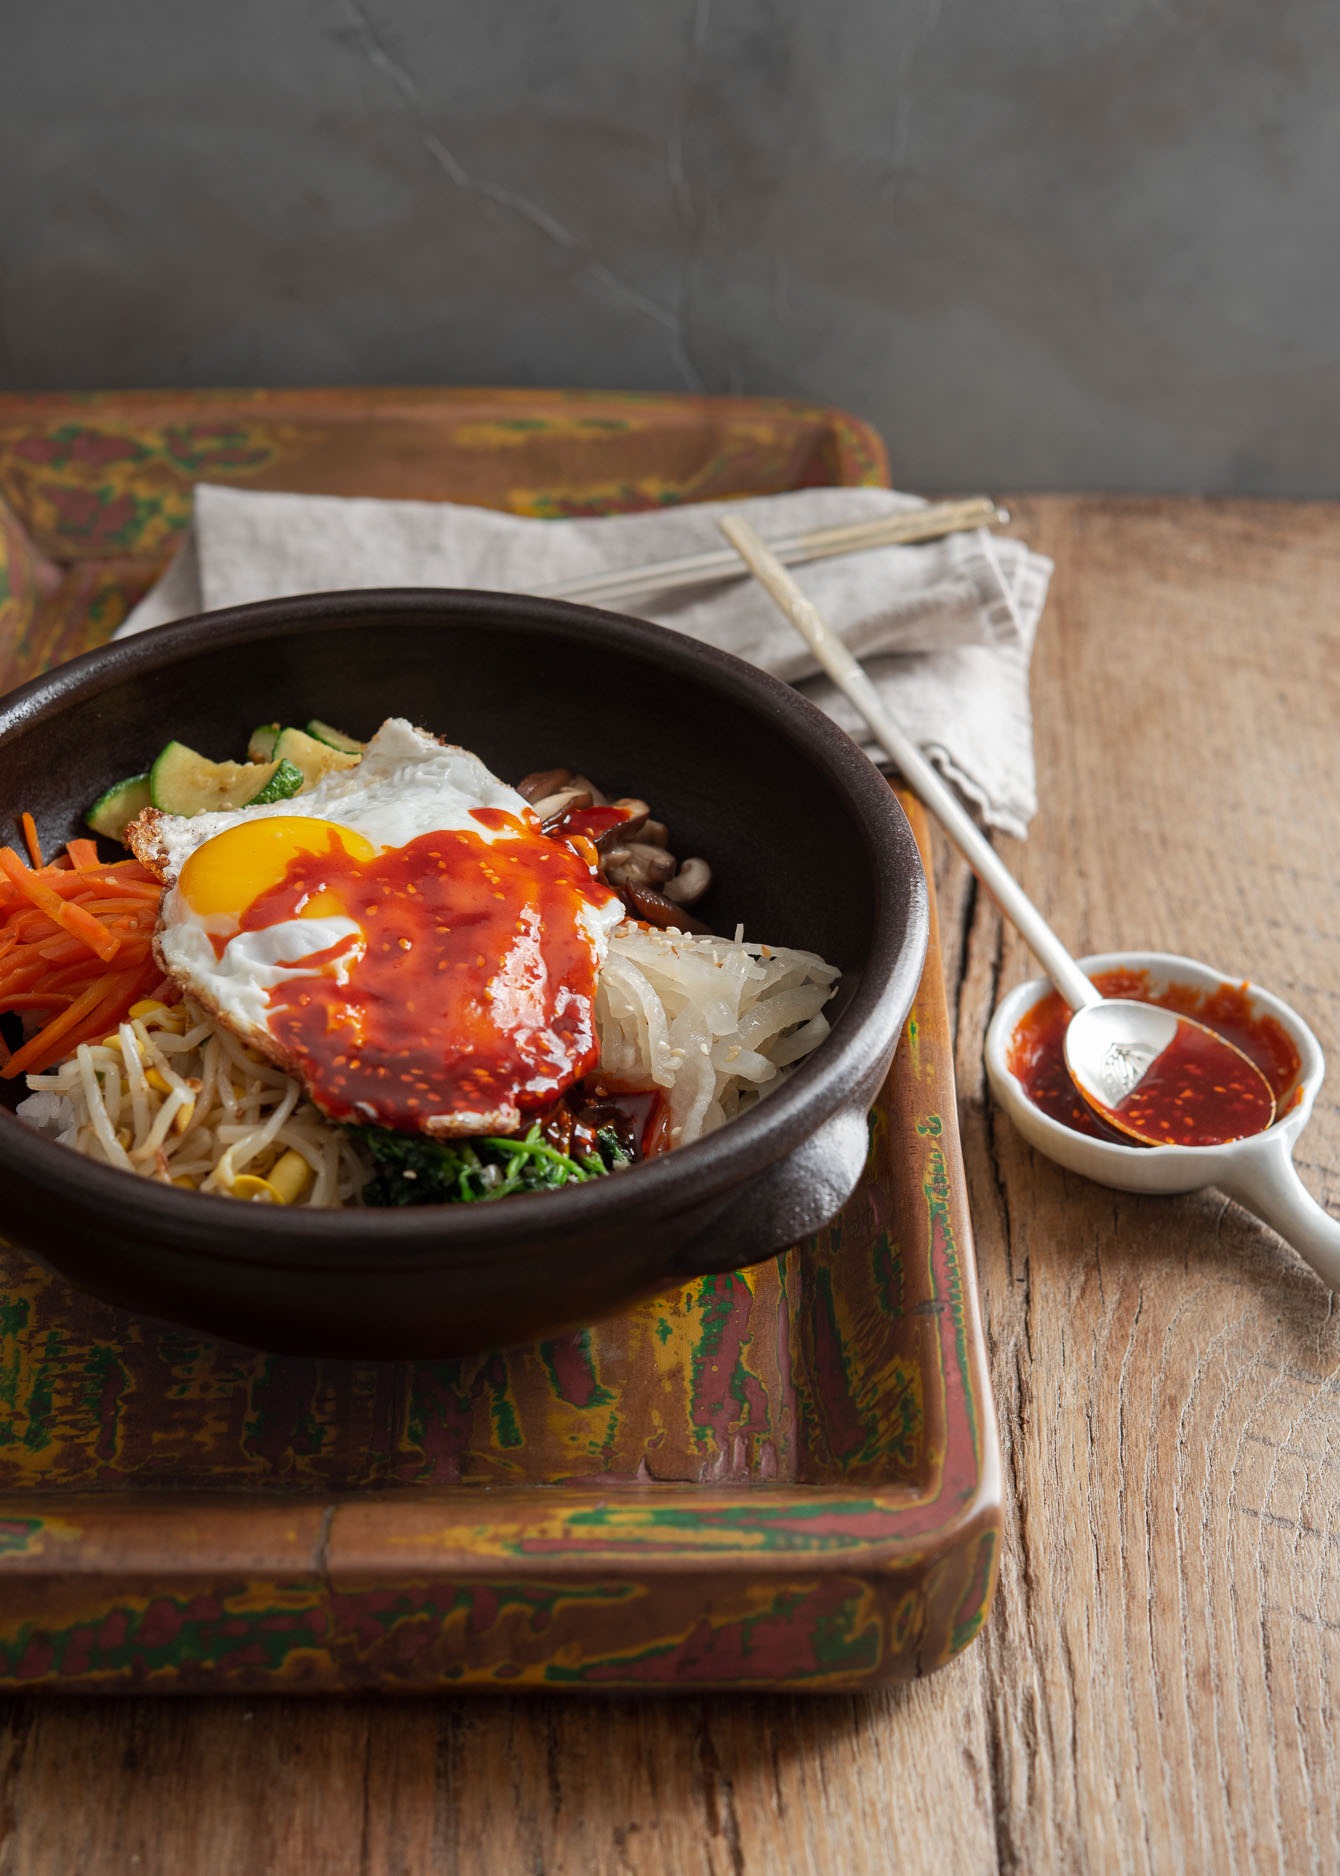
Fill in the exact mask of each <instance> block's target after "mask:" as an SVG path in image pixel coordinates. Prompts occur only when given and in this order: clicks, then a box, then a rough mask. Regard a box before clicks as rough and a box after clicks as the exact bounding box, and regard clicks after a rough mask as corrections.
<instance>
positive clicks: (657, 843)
mask: <svg viewBox="0 0 1340 1876" xmlns="http://www.w3.org/2000/svg"><path fill="white" fill-rule="evenodd" d="M640 832H641V834H642V838H643V840H645V841H646V843H647V845H648V846H649V847H668V846H669V845H670V829H669V828H668V827H667V826H666V824H665V822H664V821H648V822H646V824H645V825H644V826H643V827H642V828H641V830H640Z"/></svg>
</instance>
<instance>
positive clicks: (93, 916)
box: [0, 824, 175, 1080]
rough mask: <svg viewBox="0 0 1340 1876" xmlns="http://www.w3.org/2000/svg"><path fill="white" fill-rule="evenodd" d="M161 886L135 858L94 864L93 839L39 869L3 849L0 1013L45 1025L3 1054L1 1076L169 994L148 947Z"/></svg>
mask: <svg viewBox="0 0 1340 1876" xmlns="http://www.w3.org/2000/svg"><path fill="white" fill-rule="evenodd" d="M24 833H25V840H27V841H28V844H29V846H30V847H31V846H32V843H33V841H34V840H35V837H36V831H35V829H34V830H33V832H32V834H31V835H30V834H29V831H28V828H27V826H26V824H25V828H24ZM81 863H83V864H81ZM161 893H162V889H161V887H160V886H159V884H158V882H157V880H155V879H154V878H153V876H152V875H151V874H149V873H147V872H146V871H145V869H144V868H143V867H142V866H141V865H140V864H139V862H138V861H137V860H118V861H112V862H110V863H100V862H98V860H97V849H96V847H95V846H94V844H93V842H92V841H78V840H76V841H73V842H71V843H70V846H69V847H67V849H66V852H65V854H64V855H63V856H61V857H60V858H59V859H57V860H56V861H54V862H53V863H52V864H50V865H47V866H43V867H40V868H38V867H26V866H25V865H24V864H23V862H22V860H21V859H20V857H19V855H18V854H17V853H15V852H14V851H13V850H12V849H11V848H0V1012H3V1011H5V1010H12V1011H14V1012H15V1013H16V1014H17V1013H19V1012H22V1013H23V1014H24V1015H26V1016H28V1017H29V1019H30V1020H32V1019H33V1018H36V1020H37V1021H38V1023H39V1025H40V1026H39V1027H38V1029H37V1030H36V1031H35V1033H34V1034H32V1035H30V1036H29V1037H28V1038H27V1039H26V1040H25V1041H24V1042H23V1043H22V1044H21V1046H20V1047H18V1048H16V1049H14V1050H13V1052H12V1054H11V1052H10V1050H9V1049H8V1048H6V1049H4V1050H3V1051H2V1052H0V1077H3V1078H4V1079H7V1080H12V1079H13V1078H14V1077H15V1076H17V1075H22V1074H25V1073H32V1072H33V1071H35V1070H41V1069H43V1068H49V1067H51V1066H52V1065H53V1064H54V1063H56V1062H62V1061H64V1060H66V1059H67V1058H68V1057H69V1056H70V1055H72V1054H73V1053H74V1051H75V1049H77V1048H78V1047H79V1045H80V1043H81V1042H96V1041H100V1040H101V1038H102V1037H103V1036H105V1035H107V1034H108V1033H109V1032H110V1031H112V1030H113V1029H115V1028H116V1026H117V1024H118V1023H119V1022H121V1021H122V1019H123V1018H124V1017H125V1015H126V1014H127V1012H128V1010H129V1009H130V1006H131V1005H132V1004H133V1003H136V1002H138V1001H139V1000H140V998H142V997H145V996H148V995H160V994H162V993H163V991H164V979H163V976H162V973H161V971H160V969H159V967H158V965H157V964H156V963H155V962H154V958H153V952H152V948H151V947H152V940H153V931H154V924H155V922H156V919H157V914H158V902H159V899H160V897H161ZM109 960H110V964H109ZM167 994H169V995H173V994H175V993H174V992H173V991H172V990H171V987H168V991H167Z"/></svg>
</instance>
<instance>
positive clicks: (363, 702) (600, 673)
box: [0, 591, 927, 1357]
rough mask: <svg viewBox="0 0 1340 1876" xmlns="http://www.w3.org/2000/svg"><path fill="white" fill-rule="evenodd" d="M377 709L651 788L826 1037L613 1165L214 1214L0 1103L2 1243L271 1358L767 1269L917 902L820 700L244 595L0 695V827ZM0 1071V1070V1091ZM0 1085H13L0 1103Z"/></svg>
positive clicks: (844, 1189) (836, 1116) (514, 762)
mask: <svg viewBox="0 0 1340 1876" xmlns="http://www.w3.org/2000/svg"><path fill="white" fill-rule="evenodd" d="M392 715H404V716H409V717H410V718H412V719H413V720H414V721H415V722H417V723H422V724H424V725H425V726H426V727H428V728H430V729H432V730H434V731H436V732H438V733H440V734H442V735H444V736H446V737H448V738H450V739H451V740H452V741H457V742H460V743H463V744H465V745H466V746H468V747H469V748H472V749H475V750H477V751H478V752H479V754H480V755H481V756H483V758H484V759H485V761H486V762H488V763H489V765H490V766H491V767H492V768H493V769H494V770H495V771H496V772H497V773H498V774H500V775H503V776H508V777H512V778H517V777H519V776H521V775H523V774H525V773H526V772H527V771H529V770H531V769H538V768H545V767H550V766H557V765H560V764H563V765H572V766H574V767H579V768H581V769H584V770H586V771H588V772H590V773H591V774H593V775H595V776H596V777H597V779H598V780H599V781H600V783H601V785H602V786H603V787H605V788H606V789H608V790H609V791H611V792H613V793H615V794H620V793H628V794H637V795H640V796H643V797H645V798H646V799H648V800H650V801H651V802H653V803H654V805H655V808H656V812H657V813H658V815H659V816H660V817H661V818H663V819H664V820H666V821H668V822H669V824H670V827H671V832H672V836H673V841H674V845H675V847H676V849H677V851H678V852H679V853H680V854H681V855H683V854H689V853H701V854H704V855H706V856H707V858H708V859H710V861H711V863H712V866H713V868H714V870H715V875H716V883H715V884H714V886H713V889H712V894H711V897H710V898H709V899H708V900H707V901H705V902H704V904H703V906H702V907H701V908H700V910H701V911H702V912H703V913H704V915H705V917H706V918H707V919H708V920H709V921H710V922H711V923H712V925H713V927H714V928H715V929H717V930H719V931H732V930H733V929H734V928H735V925H736V923H737V921H743V923H744V926H745V929H746V931H747V932H748V933H749V935H750V936H753V937H757V938H764V939H768V940H771V941H773V942H776V943H778V944H786V945H800V946H804V947H805V948H806V949H809V950H814V951H818V952H821V953H822V954H823V956H824V957H826V958H828V959H829V960H831V961H832V962H833V963H835V964H838V965H840V966H841V968H842V972H843V977H842V983H841V988H840V991H839V994H838V996H837V997H836V998H835V999H834V1002H833V1004H832V1005H831V1006H830V1014H831V1015H832V1018H833V1033H832V1035H831V1036H829V1037H828V1038H827V1039H826V1041H825V1042H824V1043H823V1044H822V1045H821V1046H820V1047H819V1048H818V1049H817V1050H816V1051H815V1052H814V1054H813V1055H812V1056H810V1057H809V1058H808V1059H807V1060H806V1061H805V1062H804V1063H803V1064H802V1065H801V1066H800V1067H799V1068H798V1070H797V1071H796V1073H795V1074H794V1075H792V1076H791V1077H790V1079H789V1080H788V1081H787V1082H786V1083H785V1084H784V1086H782V1087H781V1088H780V1089H779V1090H778V1091H777V1092H776V1093H775V1094H773V1095H771V1096H770V1097H769V1098H768V1099H767V1100H766V1101H764V1102H762V1103H761V1104H760V1105H759V1107H758V1108H757V1109H756V1110H754V1111H753V1112H751V1113H749V1114H747V1115H745V1116H743V1117H742V1118H741V1119H739V1120H737V1121H734V1122H732V1123H731V1124H730V1125H729V1126H727V1127H724V1128H722V1129H720V1130H719V1131H718V1132H717V1133H715V1134H713V1135H711V1136H709V1137H708V1138H707V1139H706V1140H702V1141H699V1142H697V1143H695V1144H694V1145H691V1146H688V1147H684V1148H681V1149H680V1150H679V1151H678V1152H675V1153H672V1154H669V1155H667V1156H666V1157H665V1158H663V1159H658V1160H654V1161H651V1162H649V1163H648V1164H646V1165H643V1166H639V1167H637V1168H635V1169H634V1170H633V1171H631V1172H629V1173H626V1174H623V1175H621V1176H619V1177H618V1178H612V1179H610V1180H608V1181H601V1182H599V1183H593V1184H591V1185H587V1186H581V1187H576V1188H572V1189H569V1190H565V1191H559V1192H551V1193H543V1194H530V1195H526V1196H522V1197H517V1198H512V1199H504V1200H501V1201H499V1202H497V1203H495V1204H492V1205H480V1206H469V1207H467V1206H441V1207H437V1206H434V1207H424V1208H421V1209H411V1210H398V1211H373V1210H368V1211H362V1210H353V1211H343V1212H340V1211H311V1210H302V1209H295V1210H292V1211H289V1210H282V1209H280V1208H278V1207H275V1208H269V1207H260V1206H243V1205H240V1204H239V1203H238V1202H237V1201H236V1200H232V1199H224V1198H209V1197H205V1196H203V1195H201V1194H198V1193H189V1192H179V1191H176V1190H174V1189H173V1188H171V1187H166V1186H162V1185H158V1184H154V1183H152V1182H150V1181H148V1180H140V1179H136V1178H135V1177H134V1176H133V1175H132V1174H129V1173H123V1172H118V1171H116V1170H115V1169H113V1168H111V1167H105V1166H102V1165H99V1164H96V1163H95V1162H93V1161H91V1160H87V1159H84V1158H82V1157H80V1156H79V1155H77V1154H75V1153H73V1152H71V1151H70V1150H69V1149H68V1148H64V1147H61V1146H58V1145H56V1144H55V1143H54V1142H50V1141H47V1140H44V1139H41V1138H39V1137H38V1136H37V1135H35V1134H34V1133H33V1132H32V1131H31V1130H30V1129H28V1128H27V1127H25V1126H24V1124H23V1123H22V1122H21V1121H19V1120H17V1119H16V1118H15V1117H14V1115H13V1114H12V1113H10V1112H0V1231H3V1232H4V1233H5V1234H6V1235H7V1236H8V1237H10V1238H11V1239H13V1240H14V1241H15V1242H16V1243H18V1244H22V1245H24V1246H26V1247H27V1248H28V1249H29V1250H31V1251H33V1252H35V1253H36V1254H37V1255H38V1256H39V1257H41V1258H43V1259H44V1260H45V1261H46V1262H47V1263H49V1264H51V1265H52V1266H53V1267H54V1268H56V1269H57V1270H60V1271H62V1272H63V1273H64V1274H65V1275H66V1276H67V1277H69V1279H70V1280H71V1282H73V1283H75V1284H77V1285H78V1286H79V1287H80V1288H82V1289H85V1290H89V1291H92V1292H94V1293H95V1294H96V1295H99V1296H101V1297H104V1298H105V1299H107V1300H108V1301H110V1302H113V1303H118V1304H122V1305H124V1306H127V1307H129V1308H132V1309H137V1310H142V1311H145V1312H146V1313H148V1314H150V1315H153V1316H159V1317H165V1318H168V1319H170V1320H172V1321H176V1322H181V1323H186V1324H190V1325H191V1326H193V1327H195V1328H200V1329H205V1330H210V1331H213V1332H215V1333H217V1334H220V1335H224V1336H230V1337H233V1338H235V1339H236V1340H238V1341H241V1342H248V1343H251V1344H253V1345H257V1346H260V1347H263V1348H269V1349H275V1350H284V1351H292V1352H300V1353H311V1354H322V1355H349V1356H387V1357H404V1356H414V1355H423V1356H429V1355H448V1354H457V1353H466V1352H471V1351H474V1350H478V1349H481V1348H485V1347H489V1346H496V1345H507V1344H514V1343H517V1342H523V1341H529V1340H532V1339H533V1338H534V1337H536V1336H537V1335H540V1334H544V1333H548V1332H550V1331H554V1330H558V1329H562V1328H566V1327H572V1326H575V1325H577V1324H581V1323H586V1322H590V1321H592V1320H594V1319H595V1318H597V1317H599V1316H601V1315H606V1314H609V1313H610V1312H611V1311H614V1310H616V1309H618V1308H620V1307H621V1306H623V1305H625V1304H627V1303H629V1302H631V1301H633V1300H634V1299H636V1298H638V1297H641V1296H645V1295H648V1294H650V1293H652V1292H654V1291H656V1290H659V1289H664V1288H667V1287H669V1286H671V1285H673V1284H676V1283H678V1282H680V1281H681V1280H682V1279H685V1278H688V1277H692V1276H695V1275H698V1274H703V1273H707V1272H711V1271H721V1270H733V1269H738V1268H740V1267H742V1266H743V1265H746V1264H751V1263H756V1262H759V1261H760V1260H762V1259H764V1258H767V1257H771V1256H774V1255H775V1254H776V1253H777V1252H778V1251H780V1250H782V1249H784V1248H785V1247H786V1246H787V1245H789V1244H791V1243H793V1242H794V1241H795V1240H796V1239H797V1238H801V1237H804V1236H805V1235H806V1234H807V1233H809V1232H811V1231H814V1230H816V1229H817V1228H818V1227H819V1226H821V1225H823V1224H824V1223H826V1222H827V1221H828V1220H829V1219H830V1218H832V1217H833V1215H834V1214H835V1212H836V1211H837V1210H838V1208H839V1207H840V1206H841V1204H842V1203H843V1201H844V1200H845V1199H846V1198H847V1197H848V1195H849V1194H850V1193H851V1191H852V1190H853V1188H854V1187H855V1185H856V1182H857V1180H858V1179H859V1177H860V1174H861V1169H862V1167H863V1165H864V1162H865V1155H866V1114H867V1111H868V1109H869V1107H870V1105H871V1103H872V1101H873V1099H874V1097H875V1094H876V1093H877V1091H878V1089H879V1086H880V1084H881V1082H882V1080H883V1078H884V1075H885V1073H886V1071H887V1069H888V1066H889V1063H890V1061H891V1059H892V1056H893V1051H894V1046H895V1043H896V1041H897V1038H898V1034H899V1031H900V1030H901V1028H902V1025H903V1022H904V1020H905V1018H906V1016H907V1012H908V1009H909V1007H910V1005H911V1001H912V997H913V994H914V992H915V990H916V986H917V982H918V979H919V977H920V973H921V967H922V962H923V958H924V954H925V949H926V929H927V912H926V888H925V880H924V877H923V874H922V870H921V865H920V861H919V858H918V855H917V850H916V845H915V843H914V841H913V839H912V835H911V831H910V829H909V828H908V825H907V821H906V819H905V818H904V816H903V814H902V811H901V810H900V808H899V807H898V804H897V802H896V801H895V799H894V797H893V794H892V792H891V791H890V789H889V787H888V784H887V783H886V782H885V781H884V780H883V778H882V777H881V776H880V775H879V774H878V773H877V772H876V771H875V769H873V768H872V767H871V765H870V763H869V762H868V761H867V760H866V758H865V757H864V756H863V755H862V754H861V753H860V752H859V750H857V749H856V748H855V746H854V745H853V744H852V743H851V742H850V741H849V740H848V739H847V737H845V736H844V735H843V734H842V733H841V732H840V731H839V730H837V729H835V728H834V727H833V725H832V724H831V723H830V722H829V721H828V720H827V718H826V717H824V716H823V715H822V714H821V713H820V712H819V711H818V710H816V709H814V708H813V707H812V706H811V705H810V704H808V703H807V702H805V700H804V699H803V698H801V697H799V696H797V694H796V693H795V692H794V691H792V690H789V689H788V688H787V687H786V686H785V685H784V684H780V683H778V682H776V681H775V680H774V679H772V678H769V677H764V676H762V675H761V674H760V673H759V672H757V671H756V670H754V669H753V668H752V667H750V666H749V665H746V664H743V663H741V662H740V661H739V660H738V659H735V658H730V657H727V656H725V655H723V654H721V653H719V652H715V651H709V650H705V649H703V648H702V647H701V646H699V645H696V644H694V643H693V642H692V641H691V640H689V639H687V638H684V637H682V636H680V635H679V634H677V633H673V632H667V631H663V630H661V629H659V628H658V627H655V626H650V625H645V624H641V623H639V622H638V621H635V620H632V619H625V618H621V617H617V616H615V615H613V614H610V613H603V612H595V611H591V610H589V609H587V608H585V607H579V606H568V605H562V604H559V603H556V602H553V601H546V600H539V599H529V598H521V597H516V596H513V595H506V594H497V593H477V592H436V591H404V592H368V593H336V594H317V595H313V596H309V597H305V598H301V599H289V600H276V601H273V602H270V603H268V604H265V605H259V606H244V607H239V608H237V609H235V610H233V611H229V612H219V613H215V614H212V615H210V616H209V617H207V618H203V619H198V620H194V621H188V622H186V623H184V624H181V625H175V626H170V627H166V628H162V629H160V630H158V631H154V632H150V633H147V634H145V635H144V636H142V637H138V638H132V639H129V640H127V641H126V642H124V643H122V644H118V645H111V646H108V647H107V648H105V649H104V650H101V651H95V652H91V653H89V654H88V655H87V656H85V657H82V658H76V659H74V660H73V662H71V663H70V664H67V665H64V666H62V667H61V668H60V669H59V670H57V671H54V672H52V673H51V674H50V675H48V676H46V677H43V678H38V679H37V680H36V681H35V682H33V683H31V684H27V685H25V686H24V687H23V688H22V689H21V690H17V691H14V692H13V693H11V695H10V696H9V697H7V698H5V699H4V700H3V701H2V702H0V802H3V803H4V809H3V815H0V839H3V840H6V841H10V842H12V841H14V840H15V839H16V838H17V832H18V830H17V816H18V814H19V812H20V811H21V810H22V809H23V808H28V809H30V810H31V812H32V813H33V814H34V815H35V817H36V819H37V825H38V829H39V832H40V835H41V838H42V841H43V844H44V847H45V848H47V849H50V848H53V847H55V846H56V845H57V844H58V843H60V842H61V841H64V840H66V839H67V838H69V837H70V836H71V835H74V834H77V833H80V832H86V831H87V830H85V829H82V828H81V823H80V817H81V814H82V812H83V810H84V808H85V807H86V806H87V804H88V803H89V802H91V801H92V800H94V799H95V797H96V796H97V795H98V794H99V793H100V792H101V791H102V790H103V789H104V788H106V787H107V786H108V785H109V784H110V783H111V782H113V781H114V780H116V779H117V778H118V777H119V776H122V775H126V774H131V773H133V772H134V771H135V770H136V769H140V768H144V767H145V766H146V765H147V764H148V762H149V760H150V759H151V758H152V757H153V756H154V754H155V753H156V752H157V751H158V749H159V748H161V746H162V745H163V743H164V742H166V741H167V740H168V739H169V738H171V737H179V738H181V739H182V740H183V741H185V742H187V743H190V744H192V745H194V746H196V747H198V748H201V749H203V750H204V751H205V752H206V753H208V754H211V755H215V756H224V755H228V754H231V753H234V752H236V751H238V750H240V749H241V748H243V747H244V746H245V744H246V740H247V736H248V734H249V732H250V730H251V729H252V727H253V726H254V725H255V724H256V723H260V722H268V721H271V720H273V719H275V718H279V719H281V720H284V719H286V720H290V721H299V722H305V721H306V720H307V719H308V718H309V717H314V716H315V717H322V718H324V719H326V721H328V722H333V723H338V724H340V725H341V726H343V727H345V728H347V729H348V730H349V731H351V732H352V733H353V734H355V735H363V736H366V735H368V734H370V733H371V731H372V730H373V729H374V728H375V727H376V726H377V724H378V723H380V722H381V721H382V719H383V718H384V717H387V716H392ZM0 1086H4V1087H9V1086H10V1084H0ZM11 1098H14V1097H13V1095H12V1090H11Z"/></svg>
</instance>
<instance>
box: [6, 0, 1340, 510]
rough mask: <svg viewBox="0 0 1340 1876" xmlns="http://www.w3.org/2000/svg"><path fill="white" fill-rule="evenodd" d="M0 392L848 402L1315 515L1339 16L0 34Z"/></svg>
mask: <svg viewBox="0 0 1340 1876" xmlns="http://www.w3.org/2000/svg"><path fill="white" fill-rule="evenodd" d="M0 178H2V179H3V182H2V190H0V266H2V268H3V274H2V275H0V386H3V387H4V388H6V389H14V390H18V389H65V388H91V387H98V386H109V385H111V386H126V385H143V386H164V385H180V384H217V385H240V384H266V383H269V384H285V385H289V384H313V383H369V384H390V383H494V384H562V385H597V386H610V387H625V386H626V387H634V388H640V389H657V388H661V389H675V388H691V389H701V390H707V391H743V392H767V393H779V394H786V395H795V396H802V397H806V398H812V399H816V400H822V401H826V402H835V403H840V404H844V405H846V406H847V407H848V408H850V409H852V410H855V411H857V412H859V413H861V414H862V415H864V416H867V417H869V418H871V419H872V420H873V421H874V422H875V423H876V424H877V425H878V426H879V427H880V429H881V430H882V431H883V432H884V434H885V436H886V438H887V439H888V442H889V445H890V450H891V455H892V458H893V462H894V467H895V473H896V476H897V478H898V479H899V480H900V481H901V482H902V484H903V485H904V486H907V487H912V488H925V489H935V488H975V487H978V486H983V487H998V488H1008V487H1014V488H1019V487H1025V486H1033V487H1054V488H1067V487H1071V488H1073V487H1094V488H1111V489H1129V488H1148V489H1196V490H1213V491H1218V490H1241V491H1255V492H1259V493H1275V494H1331V495H1337V494H1340V421H1338V420H1340V3H1338V0H807V3H806V0H642V3H641V4H638V0H568V3H567V4H543V3H542V0H492V3H490V0H473V4H472V3H471V0H208V4H205V3H203V0H175V3H173V0H44V4H38V0H0Z"/></svg>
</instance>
